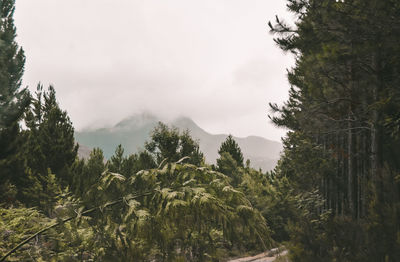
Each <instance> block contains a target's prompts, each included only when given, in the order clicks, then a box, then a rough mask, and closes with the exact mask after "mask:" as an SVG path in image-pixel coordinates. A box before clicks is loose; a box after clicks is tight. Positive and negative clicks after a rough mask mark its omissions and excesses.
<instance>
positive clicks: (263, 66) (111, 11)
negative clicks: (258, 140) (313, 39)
mask: <svg viewBox="0 0 400 262" xmlns="http://www.w3.org/2000/svg"><path fill="white" fill-rule="evenodd" d="M285 4H286V1H284V0H280V1H276V0H201V1H199V0H196V1H195V0H34V1H32V0H17V1H16V12H15V16H14V18H15V25H16V27H17V34H18V37H17V42H18V43H19V45H21V46H22V47H23V49H24V51H25V55H26V58H27V60H26V64H25V74H24V78H23V85H24V86H29V88H30V89H31V90H35V89H36V86H37V84H38V83H39V82H41V83H42V84H43V85H44V86H45V87H46V86H48V85H50V84H51V85H53V86H54V87H55V89H56V92H57V99H58V100H59V102H60V106H61V107H62V109H64V110H66V111H67V112H68V115H69V116H70V118H71V120H72V122H73V124H74V127H75V129H76V130H82V129H87V128H98V127H105V126H112V125H114V124H116V123H118V122H119V121H121V120H122V119H124V118H127V117H129V116H131V115H134V114H141V113H143V112H150V113H152V114H155V115H158V116H160V117H162V118H163V119H172V118H175V117H179V116H187V117H190V118H192V119H193V120H194V121H195V122H196V123H197V124H198V125H199V126H200V127H202V128H203V129H205V130H206V131H208V132H210V133H214V134H216V133H230V134H233V135H235V136H239V137H246V136H249V135H258V136H262V137H265V138H268V139H272V140H277V141H279V140H280V137H281V136H283V135H284V134H285V132H286V131H285V130H284V129H278V128H276V127H274V126H273V125H272V123H271V122H270V121H269V119H268V114H269V113H270V109H269V106H268V103H269V102H273V103H278V104H282V103H283V102H284V101H285V100H286V99H287V97H288V94H287V93H288V89H289V84H288V82H287V78H286V69H287V68H290V67H291V66H292V65H293V57H292V56H291V55H290V54H285V53H284V52H283V51H281V50H280V49H279V48H278V47H277V45H276V44H275V43H274V41H273V37H274V36H273V35H271V34H270V33H269V27H268V25H267V23H268V21H273V20H274V18H275V15H279V16H280V17H283V18H286V19H288V20H290V19H291V15H290V14H289V13H287V11H286V6H285Z"/></svg>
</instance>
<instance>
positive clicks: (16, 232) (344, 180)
mask: <svg viewBox="0 0 400 262" xmlns="http://www.w3.org/2000/svg"><path fill="white" fill-rule="evenodd" d="M288 7H289V9H290V11H292V12H293V13H294V14H295V15H296V17H297V20H296V24H295V26H294V27H293V28H291V27H290V26H288V25H286V24H285V23H284V22H283V21H282V20H280V19H278V18H277V19H276V23H275V24H274V25H273V24H272V23H270V27H271V31H272V32H273V33H275V34H277V35H278V38H276V42H277V43H278V44H279V46H280V47H281V48H282V49H283V50H285V51H290V52H292V53H293V54H295V57H296V65H295V67H294V68H292V69H291V70H290V71H289V73H288V78H289V82H290V84H291V89H290V92H289V100H288V101H287V102H286V103H285V104H284V105H283V106H278V105H275V104H271V107H272V109H273V111H274V115H273V116H271V119H272V121H273V122H274V123H275V124H276V125H277V126H281V127H285V128H288V129H289V132H288V133H287V136H286V137H285V138H284V139H283V144H284V151H283V153H282V155H281V159H280V161H279V163H278V165H277V166H276V168H275V170H274V171H270V172H266V173H263V172H262V171H261V170H255V169H252V168H251V167H250V163H249V161H247V162H246V163H245V162H244V159H243V153H242V150H241V148H240V147H239V145H238V144H237V142H236V141H235V140H234V139H233V137H232V136H228V137H227V139H226V140H225V141H224V142H222V144H221V146H220V148H219V150H218V154H219V157H218V159H217V161H216V162H217V165H208V164H207V163H205V161H204V155H203V153H202V152H201V151H200V148H199V143H198V141H196V140H194V139H193V138H192V137H191V135H190V133H189V131H183V132H182V131H180V130H178V129H177V128H175V127H170V126H167V125H165V124H163V123H159V124H158V125H157V126H156V127H155V128H154V129H153V131H152V132H151V134H150V139H149V141H147V142H146V143H145V144H144V145H143V148H144V150H142V151H140V152H138V153H135V154H130V155H125V150H124V148H123V145H119V146H118V147H117V148H116V150H115V153H114V155H113V156H111V157H110V158H109V159H108V160H107V159H105V157H104V154H103V152H102V150H101V149H99V148H95V149H93V151H92V152H91V153H90V157H89V158H88V159H79V158H78V156H77V150H78V146H77V145H76V142H75V140H74V128H73V125H72V123H71V121H70V119H69V117H68V115H67V112H66V111H63V110H62V109H61V108H60V107H59V104H58V102H57V99H56V92H55V89H54V88H53V87H51V86H50V87H49V88H48V89H47V90H44V89H43V86H42V85H40V84H39V85H38V88H37V91H36V93H35V95H31V94H29V92H28V91H27V90H25V89H21V88H20V85H21V78H22V73H23V68H24V62H25V57H24V54H23V51H22V49H21V48H19V47H18V45H17V44H16V42H15V40H14V39H15V32H16V31H15V27H14V24H13V18H12V16H13V10H14V1H13V0H0V16H1V17H0V18H1V19H0V47H1V48H0V90H1V96H0V260H1V261H3V260H7V261H111V260H113V261H223V260H226V259H227V258H229V257H237V256H240V255H243V254H254V253H256V252H262V251H266V250H267V249H269V248H271V247H276V246H281V245H282V244H283V245H284V246H285V247H286V248H287V249H288V250H289V253H288V255H285V257H282V258H280V259H281V261H287V259H288V258H289V259H290V261H293V262H296V261H385V262H392V261H398V259H399V257H400V253H399V252H400V176H399V173H400V166H399V163H400V162H399V159H400V151H399V148H400V133H399V132H400V131H399V130H400V128H399V123H400V113H399V112H400V108H399V105H400V103H399V102H400V93H399V89H398V86H399V83H400V57H399V54H400V52H399V51H400V50H399V45H398V42H399V41H398V40H399V39H398V38H399V36H400V22H399V21H400V15H399V14H400V5H399V3H398V2H397V1H392V0H388V1H373V0H363V1H356V0H354V1H346V0H345V1H333V0H323V1H311V0H310V1H306V0H290V1H288ZM388 25H390V26H388ZM22 124H24V128H23V129H22V128H21V125H22Z"/></svg>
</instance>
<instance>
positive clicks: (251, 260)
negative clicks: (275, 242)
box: [228, 248, 287, 262]
mask: <svg viewBox="0 0 400 262" xmlns="http://www.w3.org/2000/svg"><path fill="white" fill-rule="evenodd" d="M286 254H287V251H286V250H284V251H282V252H280V253H279V251H278V249H276V248H274V249H271V250H269V251H267V252H264V253H261V254H258V255H256V256H253V257H243V258H236V259H233V260H229V261H228V262H272V261H275V259H276V258H277V257H278V256H284V255H286Z"/></svg>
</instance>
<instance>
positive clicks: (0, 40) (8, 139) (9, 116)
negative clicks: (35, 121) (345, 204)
mask: <svg viewBox="0 0 400 262" xmlns="http://www.w3.org/2000/svg"><path fill="white" fill-rule="evenodd" d="M14 4H15V2H14V0H2V1H0V185H5V184H9V185H10V186H13V185H15V184H16V183H17V180H18V179H17V178H16V176H17V175H16V174H20V173H21V172H23V159H22V158H21V155H20V151H21V146H22V141H21V140H20V126H19V123H18V121H19V120H20V119H21V117H22V114H23V112H24V110H25V108H26V107H27V106H28V105H29V103H30V101H29V96H28V92H27V90H26V89H22V90H21V88H20V87H21V81H22V74H23V72H24V65H25V55H24V51H23V50H22V48H20V47H18V44H17V43H16V42H15V37H16V28H15V26H14V19H13V14H14V10H15V7H14ZM7 198H8V199H9V198H12V196H7ZM0 202H3V199H1V200H0Z"/></svg>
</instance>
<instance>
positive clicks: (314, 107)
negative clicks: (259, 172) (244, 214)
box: [269, 0, 400, 261]
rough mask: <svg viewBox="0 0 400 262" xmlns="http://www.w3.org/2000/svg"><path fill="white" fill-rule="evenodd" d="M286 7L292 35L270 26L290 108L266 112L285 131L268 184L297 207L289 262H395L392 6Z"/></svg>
mask: <svg viewBox="0 0 400 262" xmlns="http://www.w3.org/2000/svg"><path fill="white" fill-rule="evenodd" d="M288 8H289V10H290V11H291V12H292V13H293V14H295V16H296V18H297V21H296V24H295V26H293V27H292V26H289V25H287V24H286V23H285V22H284V21H283V20H281V19H279V18H276V22H275V24H274V25H273V24H272V23H270V24H269V25H270V27H271V31H272V32H273V33H276V34H278V35H279V37H278V38H276V39H275V41H276V43H277V44H278V45H279V46H280V47H281V49H283V50H285V51H290V52H292V53H293V54H294V55H295V58H296V64H295V67H294V68H293V69H291V70H290V71H289V72H288V79H289V82H290V84H291V86H292V87H291V89H290V91H289V100H288V101H287V102H286V103H285V104H284V105H283V106H281V107H279V106H277V105H275V104H271V107H272V109H273V111H274V112H275V114H274V116H272V117H271V119H272V121H273V122H274V123H275V124H276V125H277V126H283V127H286V128H289V129H290V132H289V133H288V137H287V138H286V139H285V140H284V154H283V156H282V158H281V160H280V163H279V165H278V167H277V169H276V176H277V177H278V179H283V178H287V179H289V181H290V184H291V186H292V187H293V190H292V192H289V194H288V196H289V197H290V198H292V199H293V200H294V201H295V202H296V203H298V205H297V207H298V208H297V209H296V210H297V212H298V213H297V214H298V215H297V217H295V218H294V221H293V222H292V223H291V226H290V232H291V244H290V248H291V256H292V259H293V261H397V260H398V253H397V250H399V248H400V246H399V245H398V241H397V240H396V237H395V235H397V236H398V235H399V234H400V231H399V228H400V224H399V223H400V219H399V218H400V217H399V214H400V213H399V206H398V204H399V203H400V195H399V194H398V192H399V187H398V186H396V183H394V181H395V179H394V178H395V175H394V174H396V173H398V172H399V171H400V166H399V164H398V163H399V161H398V159H400V158H399V157H400V151H399V142H400V141H399V140H398V129H397V127H398V123H397V120H398V117H397V116H398V115H399V108H398V103H397V101H399V97H400V96H399V92H398V83H399V80H400V77H399V76H400V74H399V68H400V67H399V61H400V57H399V55H398V54H400V53H399V52H398V51H399V45H398V44H396V42H398V40H399V35H400V34H399V33H400V23H399V21H400V20H399V18H400V17H399V14H400V12H399V10H400V6H399V4H398V3H397V1H391V0H389V1H376V0H365V1H356V0H355V1H331V0H323V1H306V0H296V1H291V0H290V1H288ZM389 25H390V26H389ZM383 174H385V175H383ZM389 184H391V185H395V186H393V187H389V186H388V185H389ZM371 188H372V189H371ZM386 192H390V193H388V194H389V195H390V196H391V197H390V199H389V197H387V194H386ZM305 200H307V203H308V202H310V203H311V204H307V205H303V204H305V203H304V201H305ZM383 206H385V207H386V208H385V211H383V209H381V208H382V207H383ZM378 209H379V210H380V211H378V212H377V210H378ZM378 213H379V215H377V214H378ZM386 220H387V221H392V222H389V223H386V222H384V221H386ZM394 221H396V222H394ZM362 231H365V232H366V233H363V232H362Z"/></svg>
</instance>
